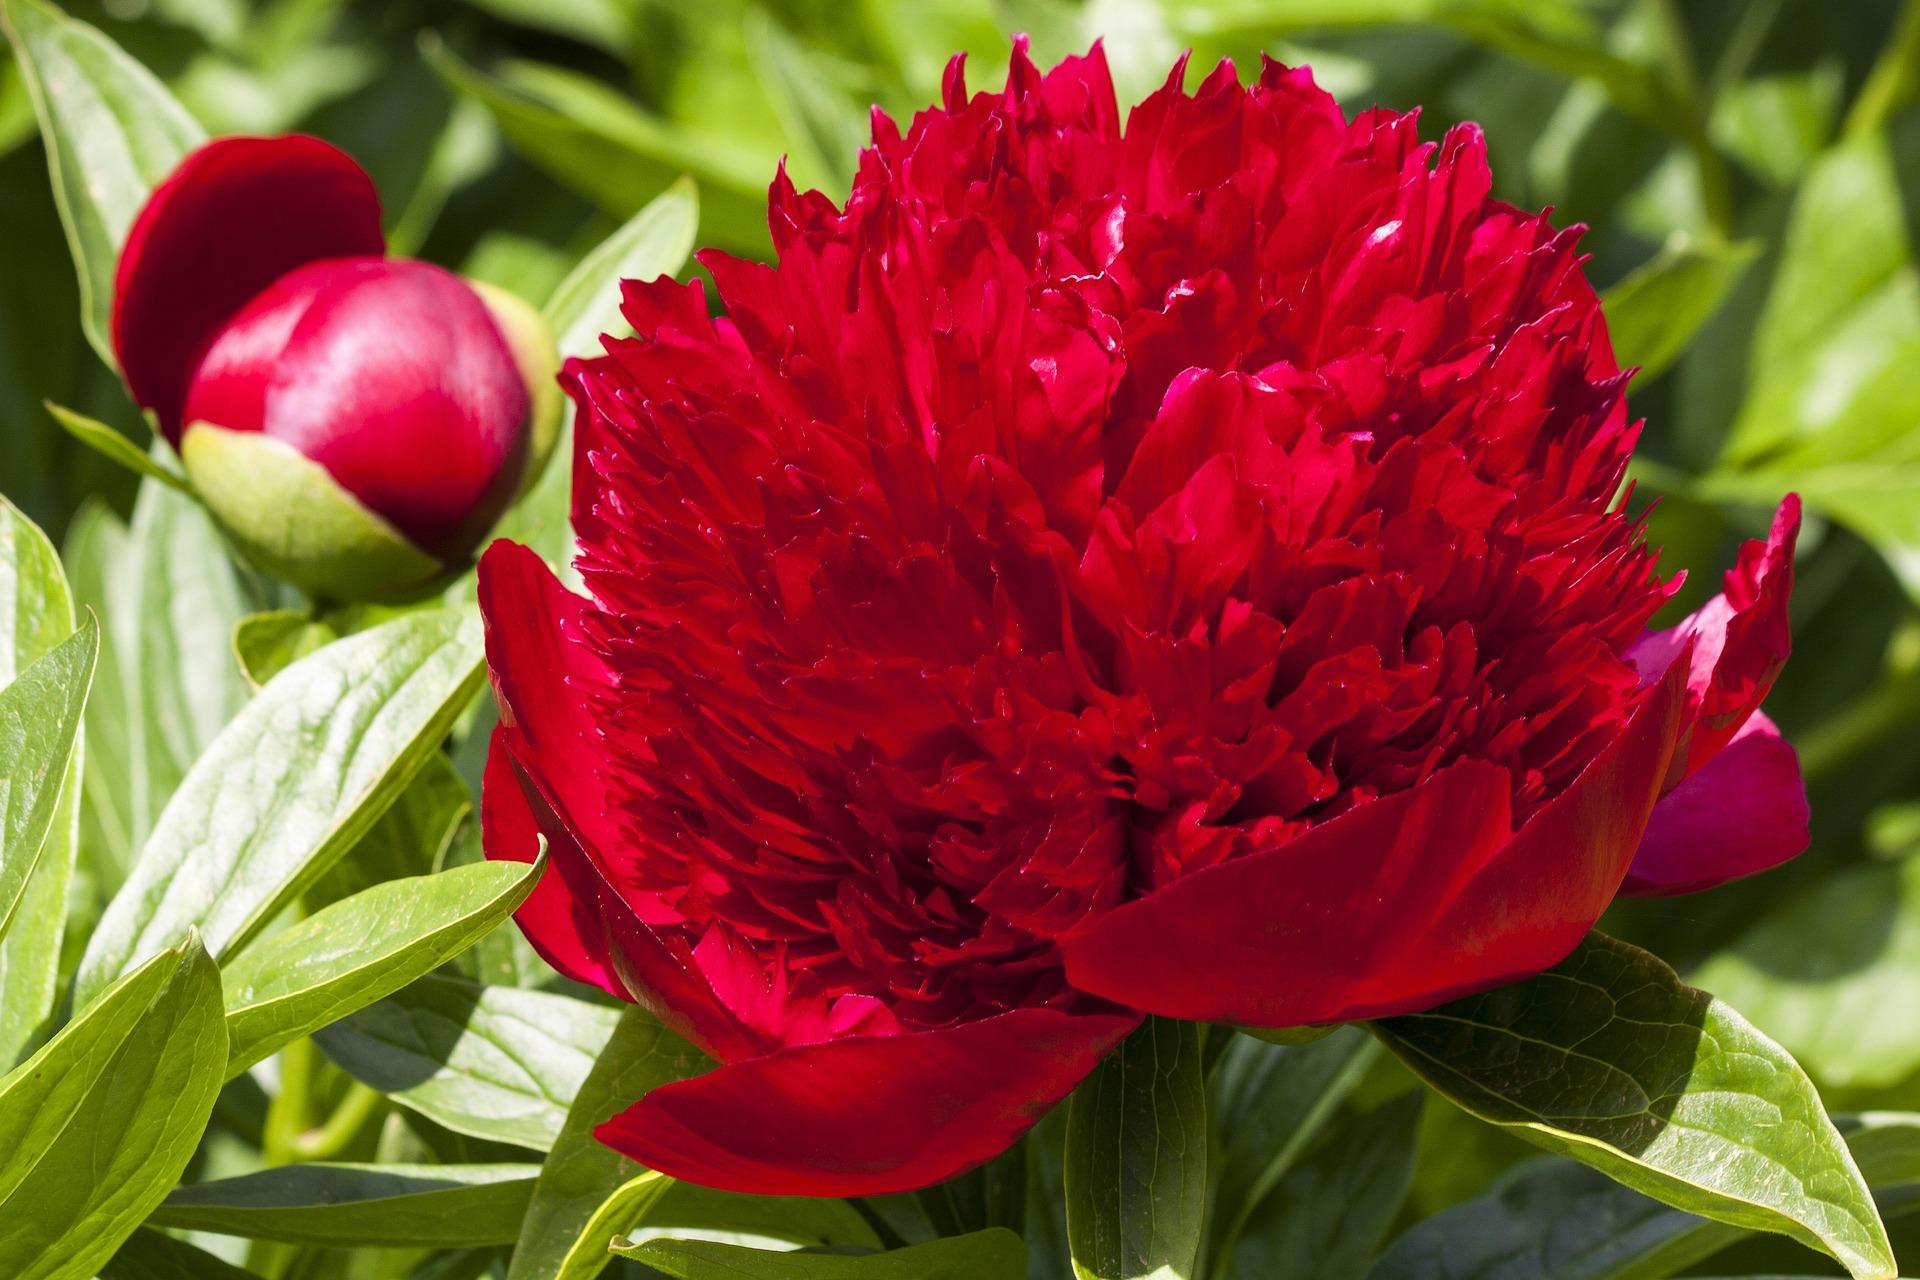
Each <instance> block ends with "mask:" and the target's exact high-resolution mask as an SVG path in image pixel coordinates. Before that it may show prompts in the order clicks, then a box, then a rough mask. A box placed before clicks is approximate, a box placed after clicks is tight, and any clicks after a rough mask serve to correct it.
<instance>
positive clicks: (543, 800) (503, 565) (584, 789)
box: [480, 541, 765, 1060]
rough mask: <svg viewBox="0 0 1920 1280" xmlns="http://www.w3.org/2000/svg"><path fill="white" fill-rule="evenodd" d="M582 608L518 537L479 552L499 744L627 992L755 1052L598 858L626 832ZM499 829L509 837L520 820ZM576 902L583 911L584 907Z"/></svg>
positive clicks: (681, 1022) (755, 1045) (728, 1051)
mask: <svg viewBox="0 0 1920 1280" xmlns="http://www.w3.org/2000/svg"><path fill="white" fill-rule="evenodd" d="M585 608H586V601H584V600H582V599H581V598H580V597H579V596H577V595H575V594H574V593H573V592H571V591H568V590H567V589H566V588H565V587H563V586H561V585H560V582H559V580H558V579H557V578H555V577H554V576H553V572H552V570H550V569H548V568H547V566H546V564H545V562H543V561H542V560H541V559H540V557H539V556H537V555H535V554H534V553H533V552H532V551H529V550H528V549H527V548H525V547H523V546H520V545H518V544H516V543H512V542H506V541H500V542H496V543H494V544H493V545H492V546H491V547H489V548H488V549H487V551H486V554H485V555H483V556H482V557H481V559H480V610H481V614H482V616H483V617H484V618H485V619H486V621H487V666H488V669H489V671H490V672H491V673H492V676H493V685H494V693H495V695H496V697H497V698H498V700H499V703H500V728H499V730H498V734H499V737H498V739H497V745H499V746H502V747H504V748H505V750H506V753H507V755H508V756H509V757H510V758H511V760H512V762H513V764H514V765H516V766H517V767H518V771H519V773H520V774H521V775H522V776H523V777H524V779H525V782H526V785H525V787H523V788H522V794H523V796H524V797H525V799H526V801H527V802H528V806H529V810H530V812H531V816H532V819H533V822H534V823H535V825H536V826H537V827H538V828H539V830H540V831H542V832H543V833H545V835H546V837H547V842H548V847H549V849H550V851H551V853H550V856H551V858H552V860H553V864H554V866H556V867H558V868H560V869H561V876H562V882H563V883H564V884H565V886H566V889H567V892H569V893H570V894H572V895H573V896H574V897H576V898H582V899H584V898H591V899H592V900H593V901H594V903H595V904H596V906H595V910H596V911H597V914H598V916H599V919H600V925H601V936H602V938H603V939H604V943H603V946H604V951H603V952H602V953H603V954H605V955H606V956H607V958H608V960H609V961H610V962H611V963H612V965H613V966H614V968H615V971H616V972H617V974H618V976H619V978H620V980H621V985H622V986H623V987H624V988H625V989H626V991H627V993H628V994H630V995H631V996H632V997H633V998H634V999H635V1000H637V1001H638V1002H639V1003H641V1004H642V1005H644V1006H646V1007H647V1008H648V1009H649V1010H650V1011H652V1012H653V1013H654V1014H656V1015H657V1016H659V1017H660V1019H661V1020H662V1021H663V1022H665V1023H667V1024H668V1025H669V1026H671V1027H672V1028H673V1029H674V1030H675V1031H678V1032H679V1033H681V1034H682V1035H684V1036H686V1037H687V1038H688V1039H689V1040H692V1041H693V1042H694V1043H696V1044H698V1045H699V1046H700V1047H701V1048H702V1049H705V1050H706V1051H707V1052H709V1053H711V1054H713V1055H714V1056H715V1057H717V1058H721V1059H723V1060H726V1059H733V1058H739V1057H746V1056H751V1055H753V1054H756V1053H759V1052H761V1051H762V1050H763V1049H764V1048H765V1046H764V1045H762V1044H760V1043H759V1041H758V1040H757V1039H756V1038H754V1037H752V1036H750V1035H749V1034H748V1033H747V1031H746V1030H745V1029H744V1028H743V1027H741V1025H740V1023H739V1022H738V1021H737V1020H736V1019H735V1018H734V1017H733V1015H732V1014H731V1013H729V1012H728V1011H727V1010H726V1009H725V1008H724V1007H723V1006H722V1005H721V1004H720V1002H719V1001H718V999H716V997H715V996H714V994H713V988H712V987H711V986H709V985H708V983H707V980H706V979H705V978H704V977H703V976H701V974H700V972H699V970H698V969H696V968H695V967H694V965H693V963H692V960H691V958H690V957H688V956H686V955H684V954H680V953H676V952H675V951H674V950H672V949H671V948H669V946H668V945H667V944H666V943H665V942H663V941H662V940H661V939H660V937H659V936H658V935H656V934H655V933H654V932H653V931H652V930H650V929H648V928H647V927H646V926H645V925H643V924H641V923H640V921H639V920H638V919H637V918H636V917H635V916H634V914H633V912H632V910H631V909H629V908H628V907H627V906H626V904H625V903H624V902H623V901H622V900H621V898H620V897H619V895H618V894H617V893H616V892H615V891H614V889H613V887H612V885H611V884H610V883H609V881H608V877H607V875H606V873H605V868H604V866H603V864H602V863H601V862H600V859H601V858H602V857H605V856H607V855H608V854H609V853H611V851H613V850H615V849H617V848H618V847H619V843H618V842H619V840H620V833H619V828H618V824H617V823H615V822H614V821H613V819H612V817H611V815H610V814H609V813H608V812H607V808H606V799H605V796H604V794H603V793H602V792H601V790H600V788H599V785H598V779H599V778H600V777H601V775H602V773H603V766H602V763H601V761H600V760H599V758H598V756H597V754H596V753H597V751H598V750H599V749H600V747H601V743H600V740H599V735H598V731H597V730H596V729H595V728H594V726H593V724H592V722H591V720H590V719H589V718H588V715H587V699H588V697H589V695H590V691H591V687H592V681H593V673H592V672H591V671H590V670H589V669H587V664H589V663H591V662H592V660H593V659H592V651H591V650H590V648H589V647H588V645H587V642H586V640H585V637H584V636H583V635H582V633H581V619H582V616H583V614H584V611H585ZM491 763H492V762H491V760H490V761H489V764H490V765H491ZM496 830H497V831H498V832H499V833H501V834H506V835H508V836H509V837H511V835H512V833H513V832H514V830H515V826H514V824H513V822H507V823H503V824H502V825H501V826H500V827H498V828H496ZM521 830H522V831H523V832H524V829H523V828H522V829H521ZM520 850H524V840H523V841H522V843H521V844H520V845H519V846H517V847H516V848H513V849H502V850H501V852H500V853H499V854H497V855H496V854H495V852H494V849H493V846H492V845H491V843H489V845H488V848H487V854H488V856H489V857H494V856H508V857H511V856H514V853H515V852H518V851H520ZM569 910H570V911H573V912H574V913H576V914H575V918H576V919H584V918H585V917H584V914H583V913H584V912H585V910H586V908H584V907H581V906H577V905H576V906H573V907H570V908H569Z"/></svg>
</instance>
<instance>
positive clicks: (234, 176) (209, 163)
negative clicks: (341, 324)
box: [113, 134, 386, 444]
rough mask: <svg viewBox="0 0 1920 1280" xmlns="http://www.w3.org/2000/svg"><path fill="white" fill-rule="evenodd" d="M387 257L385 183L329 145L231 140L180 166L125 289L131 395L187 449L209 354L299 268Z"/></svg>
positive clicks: (151, 204)
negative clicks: (196, 385)
mask: <svg viewBox="0 0 1920 1280" xmlns="http://www.w3.org/2000/svg"><path fill="white" fill-rule="evenodd" d="M385 252H386V239H385V237H384V236H382V234H381V232H380V198H379V196H378V195H377V194H376V193H375V191H374V188H373V179H372V178H370V177H368V176H367V173H366V171H365V170H364V169H362V168H361V167H360V166H359V165H358V164H355V163H354V161H353V159H352V158H351V157H349V156H348V155H347V154H346V153H345V152H343V151H341V150H339V149H338V148H337V147H334V146H332V145H330V144H328V143H325V142H322V141H320V139H318V138H309V137H305V136H302V135H298V134H295V135H291V136H288V137H281V138H219V139H216V140H214V141H212V142H209V143H207V144H206V145H205V146H203V147H201V148H200V149H199V150H197V151H194V152H193V153H192V154H190V155H189V156H187V158H186V159H185V160H183V161H181V162H180V166H179V168H177V169H175V170H174V171H173V173H172V174H171V175H169V176H168V178H167V179H166V181H164V182H162V183H161V184H160V185H159V186H158V187H156V188H155V189H154V192H153V195H152V196H151V197H149V198H148V200H147V203H146V206H145V207H144V208H142V209H141V210H140V215H139V217H137V218H135V219H134V223H133V229H132V230H131V231H130V232H129V233H128V235H127V243H126V247H125V248H124V249H123V250H121V253H120V266H119V270H118V273H117V274H116V276H115V277H114V286H113V349H114V352H115V354H117V355H118V356H119V358H120V369H121V372H122V373H123V374H125V376H126V379H127V387H128V389H129V390H130V391H132V393H133V398H134V399H135V400H136V401H138V402H139V403H140V405H141V406H143V407H145V408H148V409H152V410H153V411H154V413H155V414H157V415H158V416H159V419H160V427H161V429H162V430H163V431H164V432H165V433H166V435H167V439H169V440H171V441H173V442H174V443H175V444H178V443H179V439H180V427H181V422H180V411H181V407H182V405H183V404H184V403H185V400H186V394H187V385H188V383H189V382H190V381H191V380H192V377H193V371H194V367H195V366H196V365H197V364H198V363H199V360H200V356H201V353H202V352H203V351H205V350H206V347H207V344H208V343H209V342H211V341H212V340H213V336H214V335H215V334H216V333H218V332H219V330H220V327H221V326H222V325H223V324H225V323H226V321H227V320H228V319H229V318H231V317H232V316H233V315H234V313H235V312H237V311H239V310H240V308H241V307H243V306H245V305H246V303H247V302H248V300H250V299H251V298H252V297H253V296H254V295H255V294H257V293H259V292H260V291H261V290H262V289H264V288H266V287H267V286H268V285H269V284H272V283H273V282H274V281H275V280H277V279H278V278H279V277H280V276H282V275H284V274H286V273H287V272H288V271H291V270H292V269H293V268H295V267H298V266H301V265H303V264H305V263H308V262H315V261H318V260H320V259H322V258H349V257H377V256H379V255H381V254H383V253H385Z"/></svg>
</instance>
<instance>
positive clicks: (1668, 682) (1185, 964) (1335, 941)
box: [1067, 663, 1686, 1027]
mask: <svg viewBox="0 0 1920 1280" xmlns="http://www.w3.org/2000/svg"><path fill="white" fill-rule="evenodd" d="M1685 673H1686V668H1685V666H1684V665H1683V664H1682V663H1675V665H1674V667H1673V668H1672V669H1671V670H1670V671H1669V673H1668V675H1667V676H1666V678H1665V679H1664V680H1662V682H1661V683H1660V685H1659V686H1658V688H1657V689H1655V690H1654V691H1653V692H1651V693H1650V694H1649V696H1648V697H1647V699H1646V701H1645V702H1643V703H1642V705H1641V707H1640V709H1639V710H1638V711H1637V712H1635V714H1634V717H1633V719H1632V720H1631V721H1630V722H1629V723H1628V725H1627V727H1626V729H1625V730H1623V731H1622V733H1621V734H1620V736H1619V737H1618V738H1616V739H1615V740H1614V741H1613V742H1612V743H1611V744H1609V746H1608V747H1607V749H1606V750H1605V751H1603V752H1602V753H1601V754H1600V755H1599V756H1597V757H1596V758H1595V759H1594V761H1593V763H1592V764H1590V765H1588V766H1587V768H1586V769H1585V770H1584V771H1583V772H1582V773H1581V775H1580V776H1579V777H1578V778H1577V779H1575V780H1574V782H1573V784H1572V785H1571V786H1570V787H1568V788H1567V790H1566V791H1564V792H1562V793H1561V794H1560V795H1559V796H1557V797H1556V798H1555V799H1554V800H1552V801H1551V802H1549V803H1548V804H1547V805H1545V806H1544V807H1542V808H1541V809H1540V811H1539V812H1538V813H1536V814H1535V815H1534V816H1533V817H1532V819H1531V820H1529V821H1528V823H1527V825H1526V826H1525V827H1524V828H1522V829H1521V831H1520V832H1519V833H1518V834H1516V835H1513V836H1511V838H1509V828H1508V811H1507V804H1508V795H1509V787H1510V785H1511V784H1510V782H1509V780H1508V777H1507V774H1506V773H1505V772H1504V771H1503V770H1498V769H1495V768H1493V767H1492V766H1488V765H1482V764H1478V763H1467V764H1460V765H1455V766H1453V767H1452V768H1450V769H1447V770H1444V771H1443V772H1441V773H1439V774H1436V775H1435V776H1434V777H1433V778H1432V779H1430V780H1429V781H1428V782H1427V783H1425V784H1424V785H1422V786H1420V787H1417V788H1415V789H1413V790H1412V791H1406V792H1401V793H1398V794H1396V795H1391V796H1386V797H1383V798H1381V799H1379V800H1374V801H1372V802H1370V803H1368V804H1365V805H1362V806H1360V807H1359V808H1357V809H1354V810H1352V811H1350V812H1348V813H1346V814H1343V815H1342V816H1340V817H1339V818H1336V819H1334V820H1333V821H1331V822H1327V823H1324V824H1322V825H1320V826H1318V827H1314V828H1312V829H1311V830H1309V831H1307V832H1306V833H1305V834H1304V835H1302V836H1300V837H1298V838H1297V839H1295V840H1292V841H1290V842H1288V843H1287V844H1285V845H1282V846H1281V847H1279V848H1277V849H1272V850H1269V851H1267V852H1264V853H1259V854H1254V855H1252V856H1251V857H1245V858H1240V859H1237V860H1235V861H1232V862H1227V863H1222V864H1220V865H1218V866H1215V867H1209V868H1207V869H1205V870H1202V871H1198V872H1195V873H1194V874H1192V875H1189V876H1186V877H1185V878H1183V879H1180V880H1176V881H1174V882H1173V883H1172V884H1170V885H1168V886H1167V887H1166V888H1164V889H1161V890H1160V891H1159V892H1157V893H1154V894H1152V895H1150V896H1148V897H1145V898H1142V899H1139V900H1138V901H1135V902H1131V903H1128V904H1127V905H1126V906H1123V907H1120V908H1117V909H1116V910H1114V911H1112V912H1110V913H1108V914H1107V915H1106V916H1104V917H1103V918H1102V919H1101V920H1100V921H1099V922H1098V923H1096V924H1095V925H1094V926H1093V927H1092V928H1091V929H1089V930H1088V931H1087V932H1086V933H1085V934H1083V935H1082V936H1081V937H1080V938H1078V939H1076V940H1075V941H1073V942H1071V943H1069V944H1068V946H1067V977H1068V980H1069V981H1071V982H1072V983H1073V984H1074V985H1075V986H1076V987H1079V988H1080V989H1081V990H1083V991H1087V992H1089V993H1091V994H1094V995H1098V996H1102V997H1104V998H1106V999H1109V1000H1113V1001H1116V1002H1118V1003H1121V1004H1125V1005H1128V1006H1131V1007H1133V1008H1136V1009H1143V1010H1145V1011H1147V1012H1149V1013H1157V1014H1163V1015H1166V1016H1169V1017H1177V1018H1197V1019H1207V1020H1215V1021H1231V1022H1240V1023H1245V1024H1248V1025H1252V1026H1270V1027H1284V1026H1297V1025H1300V1024H1304V1023H1310V1022H1336V1021H1345V1020H1349V1019H1355V1018H1372V1017H1383V1016H1386V1015H1388V1014H1393V1013H1405V1012H1409V1011H1412V1010H1416V1009H1424V1008H1428V1007H1431V1006H1432V1005H1434V1004H1437V1003H1439V1002H1441V1001H1443V1000H1448V999H1452V998H1454V997H1457V996H1461V995H1466V994H1468V993H1471V992H1473V991H1479V990H1484V989H1486V988H1488V987H1492V986H1497V985H1499V984H1501V983H1503V982H1509V981H1512V980H1513V979H1515V978H1519V977H1523V976H1526V975H1528V974H1532V973H1537V972H1539V971H1540V970H1542V969H1545V968H1548V967H1550V966H1552V965H1553V964H1554V963H1555V962H1557V961H1558V960H1560V959H1561V958H1563V957H1564V956H1565V955H1566V953H1567V952H1568V951H1570V950H1571V949H1572V948H1573V946H1574V944H1576V943H1577V942H1578V941H1579V940H1580V938H1581V937H1582V936H1583V935H1585V933H1586V932H1587V930H1589V929H1590V928H1592V927H1593V922H1594V921H1595V920H1597V919H1598V918H1599V917H1600V913H1601V912H1602V911H1604V910H1605V909H1606V906H1607V903H1608V902H1610V901H1611V900H1612V898H1613V896H1614V893H1615V891H1616V890H1617V889H1618V888H1619V885H1620V881H1621V878H1622V877H1623V876H1624V875H1625V874H1626V870H1627V865H1628V863H1629V862H1630V861H1631V859H1632V857H1633V852H1634V849H1635V847H1636V846H1637V845H1638V844H1639V840H1640V833H1641V831H1642V829H1643V828H1644V827H1645V825H1646V822H1647V816H1648V814H1649V812H1650V811H1651V809H1652V806H1653V802H1654V798H1655V796H1656V795H1657V794H1658V788H1659V785H1660V782H1661V779H1663V778H1664V777H1665V775H1666V771H1667V767H1668V763H1669V761H1670V759H1671V756H1672V752H1673V748H1674V742H1675V739H1676V737H1677V735H1678V732H1679V727H1680V713H1681V707H1682V703H1683V699H1684V690H1685V684H1684V679H1685Z"/></svg>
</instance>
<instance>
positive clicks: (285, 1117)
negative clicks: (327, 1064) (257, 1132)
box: [260, 1036, 313, 1165]
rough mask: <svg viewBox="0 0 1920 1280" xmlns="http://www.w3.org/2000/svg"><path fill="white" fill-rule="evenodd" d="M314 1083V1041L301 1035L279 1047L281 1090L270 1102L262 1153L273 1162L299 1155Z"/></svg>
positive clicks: (274, 1163)
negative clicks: (286, 1044)
mask: <svg viewBox="0 0 1920 1280" xmlns="http://www.w3.org/2000/svg"><path fill="white" fill-rule="evenodd" d="M312 1087H313V1042H312V1041H311V1040H308V1039H307V1038H306V1037H304V1036H302V1037H301V1038H300V1039H298V1040H295V1041H294V1042H293V1043H291V1044H289V1045H288V1046H287V1047H286V1048H284V1049H282V1050H281V1051H280V1092H279V1093H277V1094H275V1095H274V1097H273V1101H272V1102H270V1103H268V1104H267V1122H266V1125H265V1127H264V1130H263V1132H262V1137H261V1144H260V1145H261V1153H262V1154H263V1155H264V1156H265V1157H266V1161H267V1163H268V1164H270V1165H278V1164H291V1163H293V1162H294V1161H295V1160H298V1159H299V1158H300V1136H301V1135H302V1134H303V1133H305V1132H306V1130H307V1111H308V1108H309V1105H310V1102H309V1099H310V1097H311V1093H312Z"/></svg>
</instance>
